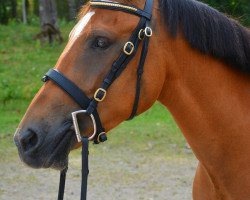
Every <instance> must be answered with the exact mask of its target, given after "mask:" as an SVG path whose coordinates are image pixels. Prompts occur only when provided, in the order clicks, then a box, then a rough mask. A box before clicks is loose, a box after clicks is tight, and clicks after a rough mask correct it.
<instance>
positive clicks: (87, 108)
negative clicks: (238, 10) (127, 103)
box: [42, 0, 153, 200]
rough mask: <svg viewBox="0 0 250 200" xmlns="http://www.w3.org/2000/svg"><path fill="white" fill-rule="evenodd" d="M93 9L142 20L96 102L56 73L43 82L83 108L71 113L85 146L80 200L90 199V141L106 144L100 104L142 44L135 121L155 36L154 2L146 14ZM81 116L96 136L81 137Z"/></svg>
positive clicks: (112, 6) (108, 5)
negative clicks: (88, 187)
mask: <svg viewBox="0 0 250 200" xmlns="http://www.w3.org/2000/svg"><path fill="white" fill-rule="evenodd" d="M90 6H91V7H94V8H103V9H109V10H116V11H123V12H126V13H129V14H133V15H136V16H138V17H140V21H139V23H138V25H137V27H136V28H135V30H134V31H133V33H132V35H131V36H130V38H129V41H128V42H126V43H125V45H124V47H123V49H122V52H121V53H120V55H119V57H118V58H117V59H116V61H115V62H114V63H113V64H112V66H111V70H110V71H109V73H108V74H107V75H106V77H105V79H104V81H103V83H102V85H101V87H100V88H99V89H97V90H96V92H95V94H94V96H93V98H91V99H90V98H89V97H87V95H86V94H85V93H84V92H83V91H82V90H81V89H80V88H79V87H78V86H76V85H75V84H74V83H73V82H72V81H71V80H69V79H67V78H66V77H65V76H64V75H63V74H62V73H60V72H59V71H58V70H56V69H50V70H49V71H48V72H47V73H46V75H45V76H44V77H43V78H42V81H43V82H47V81H48V80H52V81H53V82H55V83H56V84H57V85H58V86H59V87H60V88H61V89H63V90H64V91H65V92H66V93H67V94H68V95H69V96H71V97H72V98H73V100H74V101H75V102H76V103H77V104H78V105H79V106H80V107H81V108H82V110H79V111H76V112H73V113H72V118H73V123H74V127H75V133H76V137H77V140H78V142H82V188H81V200H86V196H87V176H88V141H89V140H93V141H94V143H95V144H99V143H100V142H104V141H106V140H107V136H106V132H105V129H104V128H103V126H102V123H101V120H100V117H99V114H98V112H97V106H98V103H99V102H102V101H103V100H104V99H105V97H106V94H107V90H108V88H109V87H110V85H111V84H112V83H113V82H114V81H115V80H116V79H117V78H118V77H119V76H120V75H121V73H122V72H123V71H124V69H125V68H126V67H127V65H128V63H129V62H130V61H131V60H132V59H133V58H134V56H135V55H136V53H137V51H138V47H139V45H140V43H141V42H142V43H143V44H142V51H141V57H140V61H139V64H138V68H137V81H136V94H135V99H134V105H133V109H132V112H131V115H130V117H129V120H130V119H133V118H134V117H135V115H136V113H137V109H138V104H139V98H140V91H141V84H140V83H141V78H142V74H143V68H144V63H145V59H146V56H147V53H148V45H149V38H150V37H151V36H152V29H151V28H150V21H151V17H152V8H153V0H146V3H145V6H144V9H143V10H141V9H139V8H137V7H135V6H130V5H126V4H121V3H115V2H111V1H101V0H99V1H94V0H93V1H90ZM80 113H84V114H85V115H87V116H89V117H90V118H91V120H92V123H93V128H94V132H93V134H92V135H91V136H90V137H88V138H87V137H84V136H81V134H80V129H79V125H78V121H77V115H78V114H80ZM66 171H67V170H66V169H65V170H63V171H62V172H61V177H60V186H59V194H58V200H62V199H63V194H64V187H65V178H66Z"/></svg>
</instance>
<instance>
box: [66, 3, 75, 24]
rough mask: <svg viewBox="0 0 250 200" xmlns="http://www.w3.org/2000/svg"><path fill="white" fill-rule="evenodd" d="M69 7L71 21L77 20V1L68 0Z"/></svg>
mask: <svg viewBox="0 0 250 200" xmlns="http://www.w3.org/2000/svg"><path fill="white" fill-rule="evenodd" d="M67 1H68V6H69V20H75V18H76V2H75V0H67Z"/></svg>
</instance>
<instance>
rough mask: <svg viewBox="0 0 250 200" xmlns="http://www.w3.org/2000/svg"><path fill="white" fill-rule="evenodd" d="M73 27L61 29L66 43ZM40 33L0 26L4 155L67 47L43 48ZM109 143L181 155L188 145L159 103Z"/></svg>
mask: <svg viewBox="0 0 250 200" xmlns="http://www.w3.org/2000/svg"><path fill="white" fill-rule="evenodd" d="M72 27H73V25H72V24H65V23H64V24H62V25H61V31H62V33H63V35H64V38H65V40H67V36H68V33H69V32H70V30H71V28H72ZM38 32H39V27H38V26H37V25H33V26H32V25H30V26H24V25H21V24H15V23H13V24H11V25H9V26H0V38H1V42H0V153H1V152H3V150H4V149H6V148H10V149H11V148H12V147H14V145H13V142H12V136H13V134H14V132H15V128H16V127H17V125H18V123H19V121H20V120H21V117H22V116H23V114H24V113H25V110H26V109H27V107H28V105H29V102H30V101H31V99H32V98H33V96H34V95H35V93H36V92H37V91H38V89H39V88H40V87H41V85H42V82H41V81H40V79H41V77H42V76H43V74H44V73H45V72H46V71H47V70H48V69H49V68H51V67H53V66H54V65H55V63H56V61H57V59H58V57H59V55H60V54H61V52H62V50H63V48H64V46H65V44H66V42H65V43H64V44H62V45H59V44H54V45H53V46H45V47H41V46H40V42H39V41H34V40H33V39H32V38H33V36H34V35H35V34H36V33H38ZM109 140H110V142H111V143H112V144H114V148H115V146H116V145H124V144H126V143H128V142H130V143H131V142H132V143H134V144H135V145H134V146H135V148H138V149H140V148H147V147H148V146H154V147H156V148H158V149H159V150H161V148H167V146H168V147H170V149H171V148H172V149H173V150H174V151H177V152H178V151H180V149H181V148H182V147H183V146H184V143H185V140H184V138H183V136H182V135H181V134H180V131H179V129H178V128H177V127H176V125H175V123H174V121H173V119H172V117H171V116H170V114H169V113H168V111H167V110H166V109H165V108H163V106H162V105H160V104H159V103H157V104H156V105H155V106H154V107H153V108H152V109H150V110H149V111H148V112H146V113H145V114H143V115H142V116H139V117H137V118H136V119H135V120H133V121H130V122H125V123H123V124H121V125H120V126H119V127H118V128H116V129H115V130H113V131H112V134H110V139H109Z"/></svg>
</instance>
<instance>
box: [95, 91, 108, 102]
mask: <svg viewBox="0 0 250 200" xmlns="http://www.w3.org/2000/svg"><path fill="white" fill-rule="evenodd" d="M106 95H107V91H106V90H104V89H103V88H99V89H97V90H96V92H95V94H94V99H95V100H96V101H98V102H102V101H103V100H104V99H105V97H106Z"/></svg>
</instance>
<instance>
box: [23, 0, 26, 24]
mask: <svg viewBox="0 0 250 200" xmlns="http://www.w3.org/2000/svg"><path fill="white" fill-rule="evenodd" d="M26 3H27V1H26V0H22V11H23V23H24V24H27V6H26V5H27V4H26Z"/></svg>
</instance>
